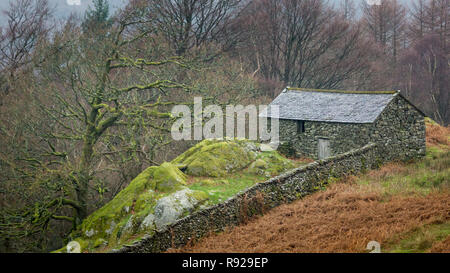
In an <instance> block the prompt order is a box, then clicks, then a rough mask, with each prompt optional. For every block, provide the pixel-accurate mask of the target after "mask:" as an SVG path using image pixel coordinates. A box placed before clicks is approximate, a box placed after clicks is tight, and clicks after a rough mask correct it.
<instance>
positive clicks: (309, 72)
mask: <svg viewBox="0 0 450 273" xmlns="http://www.w3.org/2000/svg"><path fill="white" fill-rule="evenodd" d="M246 16H247V17H248V18H249V21H248V22H246V24H247V25H248V26H249V27H250V30H249V31H248V33H250V34H249V37H250V41H249V43H248V49H247V50H248V51H247V53H248V55H249V56H250V57H251V58H252V61H253V62H254V64H255V66H256V67H258V68H257V69H256V71H260V73H262V74H263V75H264V77H265V78H267V79H272V80H280V81H282V82H284V83H285V84H289V85H298V86H305V87H315V88H335V87H339V86H341V84H342V83H343V82H344V81H345V80H348V79H349V78H351V77H352V76H354V74H356V73H360V72H363V71H364V70H365V69H366V68H367V59H366V58H365V57H366V56H367V55H366V54H367V53H368V51H367V46H368V44H367V43H366V42H365V41H364V39H363V37H362V32H361V29H360V28H359V27H358V26H357V25H353V24H351V23H350V22H349V21H346V20H345V19H344V17H343V16H342V15H340V14H339V13H338V12H335V11H332V10H331V9H330V7H328V6H327V5H326V3H325V1H322V0H300V1H299V0H283V1H274V0H259V1H254V2H253V4H252V5H251V6H250V7H249V8H248V9H247V11H246Z"/></svg>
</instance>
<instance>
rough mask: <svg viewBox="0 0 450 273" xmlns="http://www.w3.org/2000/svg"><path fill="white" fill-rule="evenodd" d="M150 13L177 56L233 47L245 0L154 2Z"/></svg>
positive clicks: (149, 10)
mask: <svg viewBox="0 0 450 273" xmlns="http://www.w3.org/2000/svg"><path fill="white" fill-rule="evenodd" d="M147 2H148V4H147V5H146V7H145V9H146V11H145V12H146V14H147V16H148V17H151V18H152V19H153V20H154V22H155V24H156V25H157V29H159V30H160V31H161V33H162V34H163V35H164V36H165V37H166V39H167V40H168V41H169V42H170V44H171V45H172V47H173V48H174V50H175V52H176V54H177V55H183V54H185V53H186V52H187V51H188V50H190V49H192V48H198V47H201V46H203V45H211V43H218V44H220V45H222V47H223V49H228V48H230V47H232V46H233V45H234V44H235V43H236V41H237V37H236V36H235V35H236V33H235V31H237V29H233V21H234V20H235V19H236V18H237V17H238V15H239V12H240V10H241V7H242V5H244V4H245V2H247V1H245V0H221V1H216V0H151V1H147Z"/></svg>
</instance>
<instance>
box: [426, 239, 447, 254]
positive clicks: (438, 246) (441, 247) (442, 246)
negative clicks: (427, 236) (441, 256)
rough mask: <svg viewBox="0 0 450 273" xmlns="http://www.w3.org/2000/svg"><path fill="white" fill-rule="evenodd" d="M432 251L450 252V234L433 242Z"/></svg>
mask: <svg viewBox="0 0 450 273" xmlns="http://www.w3.org/2000/svg"><path fill="white" fill-rule="evenodd" d="M430 252H431V253H450V236H448V237H447V238H446V239H445V240H443V241H440V242H437V243H435V244H433V246H432V247H431V249H430Z"/></svg>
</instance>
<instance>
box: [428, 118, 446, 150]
mask: <svg viewBox="0 0 450 273" xmlns="http://www.w3.org/2000/svg"><path fill="white" fill-rule="evenodd" d="M449 135H450V127H444V126H440V125H439V124H431V123H428V124H427V145H438V144H442V145H449V144H450V143H449V141H448V137H449Z"/></svg>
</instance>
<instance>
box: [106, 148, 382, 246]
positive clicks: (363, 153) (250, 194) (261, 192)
mask: <svg viewBox="0 0 450 273" xmlns="http://www.w3.org/2000/svg"><path fill="white" fill-rule="evenodd" d="M381 163H382V159H381V158H379V156H378V153H377V145H376V144H374V143H372V144H368V145H366V146H364V147H362V148H359V149H355V150H352V151H349V152H346V153H343V154H340V155H337V156H334V157H330V158H327V159H325V160H320V161H316V162H313V163H310V164H308V165H306V166H302V167H300V168H297V169H294V170H291V171H288V172H286V173H284V174H282V175H280V176H277V177H274V178H271V179H270V180H268V181H266V182H263V183H258V184H256V185H254V186H253V187H251V188H250V189H248V190H246V191H244V192H242V193H240V194H237V195H236V196H234V197H232V198H230V199H228V200H227V201H226V202H223V203H221V204H218V205H215V206H212V207H209V208H206V209H203V210H200V211H198V212H195V213H193V214H191V215H189V216H187V217H185V218H182V219H180V220H178V221H177V222H175V223H174V224H172V225H170V226H169V227H168V228H167V229H166V230H164V231H160V232H157V233H155V234H154V235H152V236H148V237H144V238H142V239H141V240H139V241H137V242H135V243H134V244H132V245H127V246H124V247H122V248H121V249H116V250H114V251H113V252H115V253H156V252H163V251H166V250H167V249H169V248H172V247H180V246H183V245H186V244H187V243H189V242H190V241H192V240H195V239H198V238H201V237H204V236H205V235H207V234H209V233H210V232H219V231H223V230H224V229H225V228H226V227H230V226H235V225H238V224H241V223H244V222H246V221H247V220H248V218H250V217H252V216H254V215H258V214H262V213H264V211H266V210H269V209H271V208H274V207H276V206H279V205H281V204H285V203H290V202H293V201H295V200H298V199H301V198H302V197H304V196H306V195H308V194H311V193H313V192H315V191H317V190H319V189H321V188H322V187H324V186H325V185H326V184H327V183H329V182H330V181H332V180H335V179H337V178H339V177H343V176H346V175H350V174H357V173H360V172H363V171H365V170H369V169H373V168H376V167H378V166H380V165H381Z"/></svg>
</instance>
